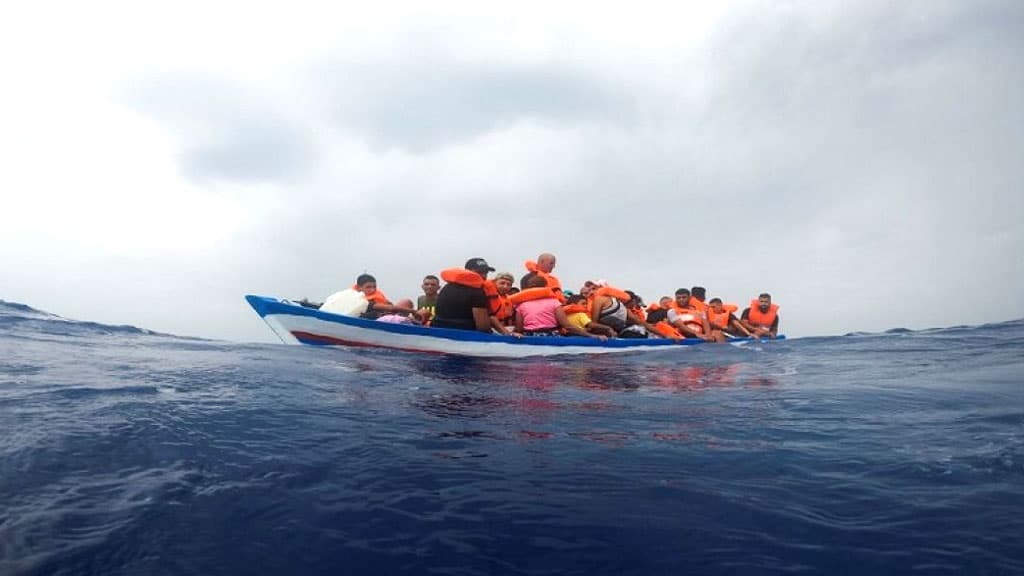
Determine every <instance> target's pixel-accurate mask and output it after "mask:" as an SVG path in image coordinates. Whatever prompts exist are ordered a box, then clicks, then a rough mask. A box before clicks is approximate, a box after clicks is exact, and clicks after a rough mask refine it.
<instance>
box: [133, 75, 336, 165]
mask: <svg viewBox="0 0 1024 576" xmlns="http://www.w3.org/2000/svg"><path fill="white" fill-rule="evenodd" d="M125 98H126V99H127V100H128V103H129V104H130V105H131V106H133V107H134V108H136V109H138V110H140V111H141V112H143V113H144V114H147V115H150V116H152V117H154V118H156V119H158V120H159V121H161V122H163V123H165V124H166V125H168V126H169V127H170V129H171V131H172V133H173V134H175V135H176V136H177V137H178V139H179V141H180V144H181V146H182V148H183V150H184V151H183V152H182V153H181V154H180V156H179V158H180V161H181V169H182V173H183V174H184V175H185V176H186V177H187V178H189V179H191V180H193V181H197V182H202V181H206V180H217V179H225V180H239V181H248V182H260V181H267V182H295V181H297V180H301V179H302V178H304V177H305V176H306V175H308V174H309V173H310V172H311V170H312V169H313V168H314V158H315V157H316V154H315V147H314V144H313V140H312V138H311V137H310V136H309V135H308V134H307V133H306V128H305V127H304V126H303V125H302V124H301V123H298V122H294V121H290V120H289V119H288V118H286V117H285V115H283V114H282V113H280V112H279V111H277V110H275V109H274V107H273V106H271V105H269V104H268V103H265V102H263V101H262V100H261V98H260V97H259V95H258V94H254V93H252V92H249V91H247V90H246V89H244V88H243V87H242V86H238V85H232V84H229V83H226V82H223V81H217V80H214V79H211V78H208V77H202V76H195V75H188V74H164V75H161V76H154V77H147V78H139V79H136V81H135V82H133V83H132V84H131V85H129V86H127V87H126V88H125Z"/></svg>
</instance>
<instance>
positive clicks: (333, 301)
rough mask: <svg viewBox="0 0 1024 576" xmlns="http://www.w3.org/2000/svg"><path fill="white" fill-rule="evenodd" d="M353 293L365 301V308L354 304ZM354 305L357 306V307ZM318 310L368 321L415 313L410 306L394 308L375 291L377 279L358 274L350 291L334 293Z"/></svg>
mask: <svg viewBox="0 0 1024 576" xmlns="http://www.w3.org/2000/svg"><path fill="white" fill-rule="evenodd" d="M353 291H355V292H359V293H361V294H362V296H363V298H365V300H366V305H365V306H362V302H356V301H355V300H354V299H353V298H351V295H352V293H353ZM355 304H358V306H357V305H355ZM320 309H321V310H323V311H325V312H334V313H337V314H344V315H346V316H360V317H362V318H368V319H370V320H375V319H377V318H378V317H380V316H383V315H385V314H415V313H416V311H415V310H413V308H412V306H395V305H393V304H391V302H390V301H389V300H388V299H387V297H386V296H384V293H383V292H381V291H380V290H377V279H376V278H374V277H373V276H371V275H369V274H360V275H359V277H357V278H356V283H355V285H354V286H352V288H351V289H349V290H342V291H340V292H335V293H334V294H331V295H330V296H328V297H327V300H325V301H324V303H323V306H321V307H320Z"/></svg>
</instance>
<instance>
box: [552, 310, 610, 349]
mask: <svg viewBox="0 0 1024 576" xmlns="http://www.w3.org/2000/svg"><path fill="white" fill-rule="evenodd" d="M555 318H556V319H557V320H558V325H559V326H561V327H562V328H564V329H565V330H567V331H568V332H569V333H570V334H575V335H576V336H583V337H584V338H597V339H598V340H601V341H602V342H604V341H605V340H607V339H608V337H607V336H602V335H600V334H591V333H590V332H587V331H586V330H584V329H583V328H580V327H579V326H577V325H575V324H573V323H572V322H569V317H568V316H566V315H565V310H562V307H561V306H559V307H558V308H555Z"/></svg>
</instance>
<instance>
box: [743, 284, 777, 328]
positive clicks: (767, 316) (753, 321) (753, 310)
mask: <svg viewBox="0 0 1024 576" xmlns="http://www.w3.org/2000/svg"><path fill="white" fill-rule="evenodd" d="M740 324H742V325H743V327H744V328H746V329H747V330H749V331H750V333H751V335H752V336H754V337H757V338H763V337H768V338H775V337H776V336H778V335H779V305H778V304H772V296H771V294H768V293H767V292H764V293H762V294H761V295H759V296H758V297H757V300H751V301H750V308H744V309H743V315H742V316H740Z"/></svg>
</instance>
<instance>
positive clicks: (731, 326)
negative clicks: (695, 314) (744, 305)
mask: <svg viewBox="0 0 1024 576" xmlns="http://www.w3.org/2000/svg"><path fill="white" fill-rule="evenodd" d="M738 308H739V307H738V306H736V305H735V304H723V303H722V299H721V298H712V299H711V300H710V301H709V302H708V308H707V311H706V312H705V314H706V315H707V317H708V325H709V326H711V331H712V332H720V333H722V334H724V335H726V336H750V331H749V330H747V329H746V328H744V327H743V325H742V324H740V321H739V320H737V319H736V316H735V315H734V314H733V312H735V311H736V310H737V309H738Z"/></svg>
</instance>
